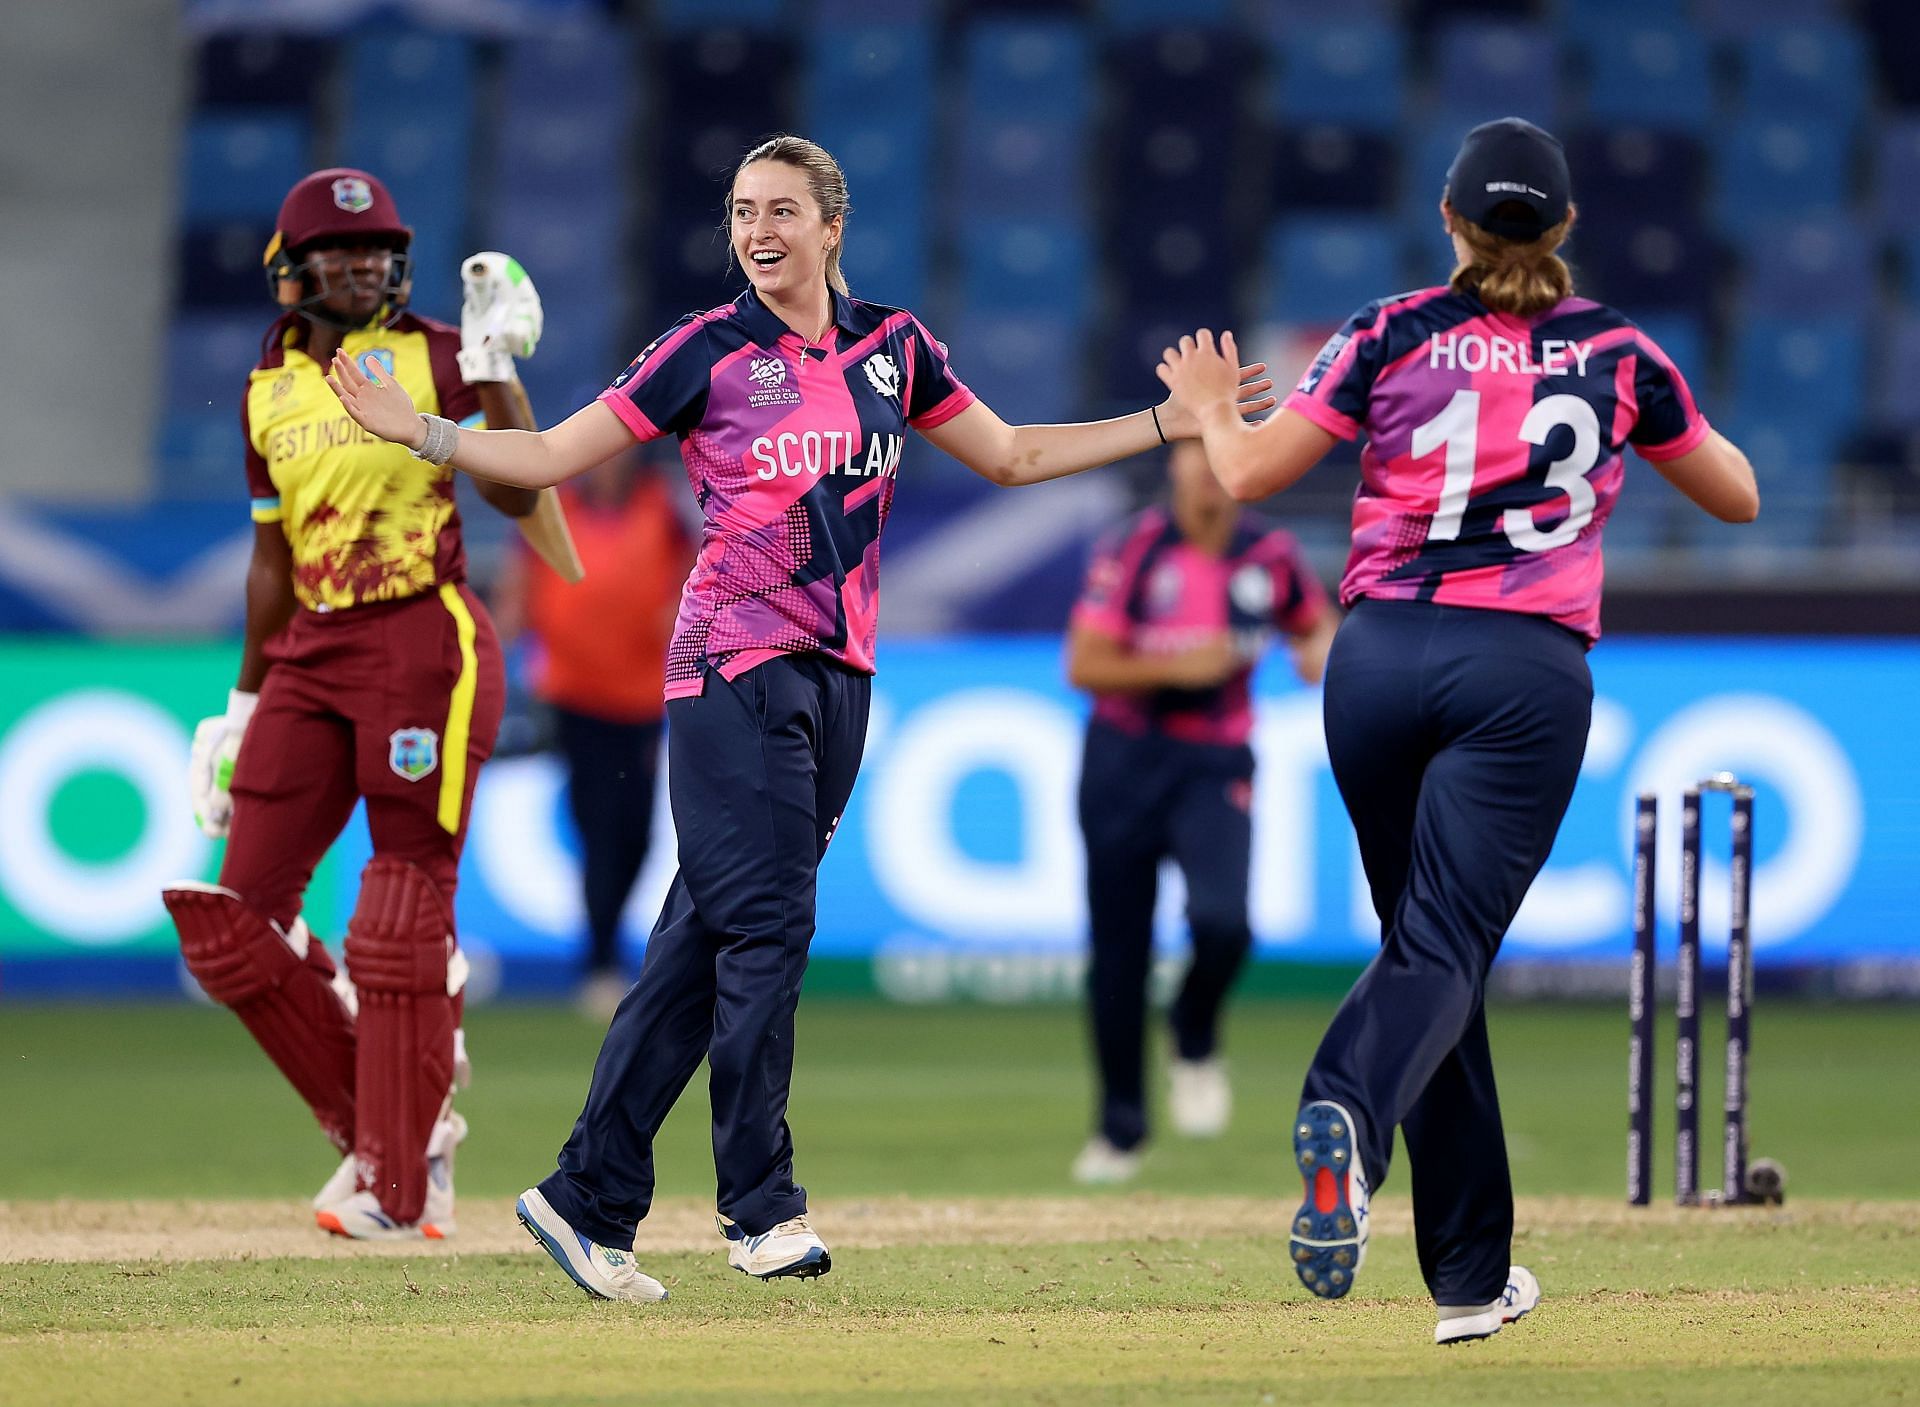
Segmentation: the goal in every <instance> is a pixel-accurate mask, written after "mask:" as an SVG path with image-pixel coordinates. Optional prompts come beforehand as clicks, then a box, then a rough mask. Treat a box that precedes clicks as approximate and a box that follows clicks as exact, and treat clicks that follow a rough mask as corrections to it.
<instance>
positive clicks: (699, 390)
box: [600, 313, 712, 441]
mask: <svg viewBox="0 0 1920 1407" xmlns="http://www.w3.org/2000/svg"><path fill="white" fill-rule="evenodd" d="M706 325H707V316H706V315H705V314H703V313H689V314H688V315H687V316H686V317H683V318H681V319H680V321H679V322H677V323H675V324H674V325H673V326H672V327H670V328H668V329H667V331H666V332H665V333H664V334H663V335H662V336H660V337H656V338H655V339H654V340H653V341H652V342H650V343H648V344H647V347H646V350H644V351H642V352H641V353H640V355H639V356H637V357H635V358H634V359H633V362H632V363H631V364H630V365H629V366H628V367H627V369H626V370H625V371H623V372H621V373H620V375H619V376H617V377H615V378H614V382H613V384H612V385H611V386H609V387H607V389H606V390H604V391H602V392H601V393H600V399H601V400H602V401H603V402H605V403H606V404H607V405H608V406H611V407H612V408H613V412H614V414H616V415H618V416H619V417H620V420H621V423H622V424H624V425H625V426H626V427H627V428H628V429H629V430H631V431H633V434H634V438H636V439H639V440H643V441H644V440H656V439H659V438H660V437H661V436H662V435H677V434H682V433H684V432H686V431H688V430H691V429H693V427H694V426H696V425H698V424H699V423H700V417H701V415H702V414H703V413H704V412H705V410H706V405H707V392H708V389H709V385H710V375H711V371H712V360H711V358H710V356H709V354H708V350H707V339H706V335H705V334H706Z"/></svg>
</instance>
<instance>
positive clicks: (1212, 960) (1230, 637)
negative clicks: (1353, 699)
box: [1067, 441, 1338, 1183]
mask: <svg viewBox="0 0 1920 1407" xmlns="http://www.w3.org/2000/svg"><path fill="white" fill-rule="evenodd" d="M1167 477H1168V480H1169V482H1170V484H1171V487H1172V496H1171V498H1170V500H1169V502H1168V503H1167V504H1166V505H1164V506H1161V505H1155V506H1153V507H1150V508H1147V509H1145V510H1144V511H1142V512H1139V513H1136V514H1134V515H1133V516H1132V517H1130V518H1128V519H1127V520H1126V521H1125V522H1123V523H1121V524H1120V525H1119V526H1118V527H1117V528H1115V529H1114V530H1113V531H1112V532H1110V533H1108V534H1107V535H1106V536H1105V537H1104V538H1103V539H1102V540H1101V542H1100V544H1099V545H1098V546H1097V547H1096V548H1095V549H1094V556H1093V562H1092V565H1091V566H1090V568H1089V570H1088V572H1087V583H1086V588H1085V590H1084V591H1083V592H1082V593H1081V597H1080V601H1079V603H1078V604H1077V605H1076V606H1075V608H1074V612H1073V622H1072V626H1071V628H1070V631H1069V634H1068V639H1067V677H1068V679H1069V680H1070V681H1071V682H1072V684H1073V686H1074V687H1075V688H1077V689H1084V690H1086V691H1087V692H1088V693H1090V694H1092V695H1093V696H1094V705H1093V715H1092V717H1091V718H1090V719H1089V720H1088V722H1087V742H1086V754H1085V759H1084V763H1083V766H1082V770H1081V774H1080V829H1081V833H1082V834H1083V835H1084V836H1085V837H1086V842H1087V912H1088V916H1089V918H1090V920H1091V924H1092V960H1091V963H1090V965H1089V967H1088V969H1087V1002H1088V1014H1089V1018H1090V1023H1091V1026H1092V1031H1093V1044H1094V1053H1095V1057H1096V1060H1097V1062H1098V1067H1099V1068H1098V1077H1099V1083H1100V1101H1099V1106H1098V1121H1097V1124H1096V1128H1095V1132H1094V1135H1093V1137H1092V1138H1091V1139H1090V1140H1089V1141H1088V1143H1087V1145H1086V1147H1085V1148H1084V1149H1083V1150H1082V1151H1081V1153H1080V1156H1079V1158H1078V1159H1076V1160H1075V1162H1074V1165H1073V1175H1074V1178H1075V1180H1076V1181H1079V1182H1088V1183H1110V1182H1124V1181H1126V1180H1128V1179H1129V1178H1131V1177H1132V1176H1133V1175H1134V1174H1135V1173H1136V1172H1137V1171H1138V1170H1139V1165H1140V1150H1141V1148H1142V1145H1143V1144H1144V1143H1145V1142H1146V1138H1147V1109H1146V1088H1145V1081H1146V1059H1145V1038H1146V1011H1147V979H1148V976H1149V974H1150V972H1151V969H1152V964H1153V910H1154V899H1155V894H1156V892H1157V890H1158V887H1159V871H1160V862H1161V861H1162V860H1163V859H1166V858H1169V857H1171V858H1172V859H1173V861H1174V862H1175V863H1176V864H1178V865H1179V866H1180V871H1181V873H1182V875H1183V876H1184V877H1185V879H1186V884H1187V924H1188V927H1189V928H1190V929H1191V931H1192V935H1193V959H1192V963H1191V965H1190V966H1189V967H1188V969H1187V974H1186V978H1185V980H1184V981H1183V982H1182V984H1181V987H1180V991H1179V994H1178V996H1177V997H1176V998H1175V999H1174V1003H1173V1009H1172V1012H1171V1024H1172V1028H1173V1030H1172V1034H1173V1047H1174V1049H1173V1061H1172V1068H1171V1079H1170V1081H1169V1084H1170V1094H1171V1105H1172V1109H1171V1112H1172V1116H1173V1127H1174V1129H1175V1131H1176V1132H1178V1133H1181V1134H1185V1135H1186V1136H1188V1137H1190V1138H1216V1137H1218V1136H1219V1135H1220V1134H1222V1133H1224V1132H1225V1131H1226V1127H1227V1119H1228V1116H1229V1113H1230V1109H1231V1090H1230V1088H1229V1086H1228V1083H1227V1072H1226V1066H1225V1064H1224V1062H1223V1061H1222V1060H1221V1058H1220V1056H1219V1044H1220V1014H1221V1011H1222V1009H1223V1008H1224V1006H1225V1005H1226V998H1227V991H1228V989H1229V988H1230V987H1231V986H1232V985H1233V981H1234V979H1235V977H1237V976H1238V975H1239V972H1240V969H1241V967H1242V965H1243V964H1244V963H1245V962H1246V958H1247V952H1248V950H1249V949H1250V948H1251V947H1252V946H1253V930H1252V929H1251V928H1250V927H1249V926H1248V923H1247V877H1248V865H1249V863H1250V859H1251V847H1252V835H1253V824H1252V815H1251V807H1252V802H1253V747H1252V738H1253V699H1252V693H1251V689H1250V684H1251V681H1252V678H1253V669H1254V666H1255V664H1257V663H1258V662H1259V658H1260V656H1261V654H1262V653H1263V652H1264V651H1265V649H1266V647H1267V645H1268V643H1269V642H1270V641H1271V639H1272V637H1273V634H1274V632H1275V631H1276V630H1277V631H1279V632H1280V633H1282V634H1284V635H1285V636H1286V637H1287V640H1288V644H1289V649H1290V653H1291V654H1292V656H1293V666H1294V669H1295V670H1296V671H1297V672H1298V673H1299V675H1300V677H1301V678H1302V679H1304V680H1305V681H1306V682H1307V683H1309V684H1313V683H1317V682H1318V681H1319V679H1320V672H1321V668H1322V666H1323V665H1324V664H1325V662H1326V657H1327V648H1328V646H1330V645H1331V644H1332V643H1333V634H1334V630H1335V628H1336V625H1337V621H1338V613H1337V612H1336V611H1335V610H1333V609H1332V607H1331V606H1329V604H1328V602H1327V600H1326V593H1325V592H1323V591H1322V590H1321V589H1320V583H1319V582H1318V581H1316V580H1315V579H1314V576H1313V572H1312V570H1311V568H1309V567H1308V565H1307V563H1306V560H1305V559H1304V558H1303V557H1302V556H1301V555H1300V549H1299V548H1298V546H1297V545H1296V544H1295V543H1294V540H1293V538H1292V537H1291V536H1290V535H1288V534H1287V533H1285V532H1282V531H1281V530H1280V529H1278V528H1276V527H1274V526H1273V525H1272V524H1270V523H1265V522H1262V521H1261V520H1260V519H1258V518H1256V517H1255V516H1253V515H1252V514H1250V513H1246V512H1243V511H1242V510H1241V509H1240V507H1239V505H1238V504H1236V503H1235V502H1234V501H1233V499H1232V498H1231V497H1230V496H1229V495H1228V493H1227V492H1226V490H1225V489H1223V488H1221V487H1220V484H1219V481H1218V480H1216V479H1215V478H1214V476H1213V472H1212V471H1211V470H1210V469H1209V468H1208V467H1207V454H1206V450H1205V449H1204V448H1203V447H1202V446H1201V445H1200V444H1199V443H1198V442H1197V441H1183V442H1181V443H1180V444H1177V445H1175V446H1174V448H1173V449H1172V450H1171V451H1170V452H1169V454H1168V458H1167Z"/></svg>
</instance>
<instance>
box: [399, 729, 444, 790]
mask: <svg viewBox="0 0 1920 1407" xmlns="http://www.w3.org/2000/svg"><path fill="white" fill-rule="evenodd" d="M439 765H440V735H439V734H438V733H436V732H434V731H433V729H431V728H398V729H395V730H394V732H393V734H392V735H391V736H390V737H389V738H388V739H387V766H389V767H391V768H393V770H394V772H395V773H396V774H397V775H399V776H402V777H405V778H406V779H407V780H408V781H410V782H417V781H419V780H420V779H421V778H422V777H424V776H426V775H427V774H428V773H430V772H432V771H433V769H434V768H435V767H437V766H439Z"/></svg>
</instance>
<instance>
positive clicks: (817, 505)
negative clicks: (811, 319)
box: [600, 289, 974, 699]
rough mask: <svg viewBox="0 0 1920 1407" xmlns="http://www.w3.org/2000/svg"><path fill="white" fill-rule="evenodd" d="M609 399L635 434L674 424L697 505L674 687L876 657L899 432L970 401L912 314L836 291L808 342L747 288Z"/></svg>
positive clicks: (689, 324)
mask: <svg viewBox="0 0 1920 1407" xmlns="http://www.w3.org/2000/svg"><path fill="white" fill-rule="evenodd" d="M600 399H601V400H602V401H605V402H606V403H607V404H608V405H609V406H611V407H612V408H613V410H614V413H615V414H617V415H618V416H619V417H620V419H621V420H622V421H623V422H624V423H625V424H626V426H627V428H628V429H630V430H632V431H633V433H634V434H635V435H636V436H637V437H638V438H639V439H641V440H651V439H656V438H658V437H659V436H661V435H668V434H671V435H677V436H679V438H680V457H681V459H682V460H683V461H684V462H685V464H686V467H687V478H688V480H689V481H690V482H691V483H692V485H693V492H694V496H695V499H696V501H697V502H698V503H699V505H700V509H701V512H702V513H703V514H704V516H705V526H704V528H703V531H702V538H701V544H700V554H699V557H698V558H697V559H696V560H695V562H694V565H693V571H692V573H691V574H690V575H689V576H688V578H687V584H686V588H685V590H684V591H683V592H682V594H681V597H680V615H679V619H678V621H677V622H676V623H675V625H674V631H673V642H672V644H671V645H670V646H669V647H668V650H667V688H666V693H667V697H668V698H670V699H671V698H684V697H686V696H688V695H692V694H698V693H699V692H700V691H701V688H702V686H703V684H704V682H705V678H706V671H707V670H708V669H709V668H712V669H716V670H718V671H719V672H720V673H721V675H722V676H723V677H725V678H727V679H733V678H736V677H738V676H739V675H741V674H743V673H745V672H746V671H747V670H749V669H751V668H753V667H754V666H755V665H757V664H761V663H763V662H765V661H767V660H769V659H773V658H775V657H776V656H779V655H783V654H820V655H825V656H827V657H828V658H830V659H834V660H837V661H839V662H840V663H842V664H844V665H846V666H848V667H849V668H851V669H856V670H859V671H861V672H863V673H867V674H871V673H872V672H873V657H874V648H873V646H874V640H873V637H874V627H875V625H876V624H877V623H878V618H879V609H880V599H879V593H880V530H881V529H882V528H883V527H885V526H886V521H887V511H888V509H889V507H890V506H891V505H892V503H893V486H894V479H895V476H896V475H897V474H898V473H899V469H900V452H901V448H902V446H903V444H904V442H905V438H906V430H907V427H908V426H912V427H913V428H915V429H917V430H929V429H932V428H933V427H935V426H937V425H941V424H944V423H945V422H947V421H949V420H951V419H952V418H953V417H954V416H956V415H958V414H959V413H960V412H961V411H963V410H965V409H966V408H967V407H968V406H970V405H972V404H973V402H974V395H973V392H971V391H969V390H968V389H967V388H966V386H965V385H963V384H962V383H961V381H960V379H959V378H958V377H956V376H955V375H954V374H953V372H952V371H951V370H950V369H949V368H948V366H947V349H946V348H945V347H943V346H941V345H940V343H938V342H936V341H934V339H933V337H932V335H931V334H930V333H929V332H928V331H927V330H926V328H924V327H922V326H921V325H920V321H919V319H918V318H916V317H914V316H913V314H912V313H907V312H902V311H900V310H899V309H897V308H886V307H882V306H881V305H879V304H878V303H863V302H860V301H859V300H857V299H852V298H847V297H844V296H843V295H841V294H838V293H836V294H834V295H833V327H832V329H831V331H830V332H829V334H828V336H827V339H826V344H825V345H821V346H815V345H813V344H811V343H809V342H807V341H806V340H805V339H804V338H802V337H801V336H800V334H798V333H796V332H794V331H793V330H792V329H791V328H789V327H788V326H787V325H786V324H785V323H784V322H782V321H781V320H780V319H779V318H778V317H776V316H775V315H774V314H773V312H772V311H771V310H769V309H768V308H767V306H766V305H765V304H764V303H762V302H761V301H760V298H759V295H757V294H756V293H755V292H754V291H753V290H752V289H748V290H747V291H746V292H745V293H743V294H741V295H740V297H739V298H737V299H735V300H734V301H733V302H732V303H730V304H728V305H727V306H725V307H722V308H714V309H712V310H710V311H708V312H704V313H691V314H689V315H688V316H686V317H684V318H682V319H681V320H680V321H679V322H677V323H675V324H674V325H673V327H672V328H671V329H669V330H668V332H667V333H666V335H665V336H663V337H660V338H658V339H657V340H655V341H654V342H653V343H652V345H650V346H649V347H648V348H647V349H646V350H645V351H644V352H642V353H641V354H640V355H639V356H638V357H636V358H635V359H634V361H633V364H632V365H631V366H629V367H628V368H627V369H626V370H625V371H623V372H621V373H620V377H619V379H618V380H616V381H615V382H614V383H613V385H612V386H610V387H608V388H607V390H606V391H604V392H603V393H601V396H600Z"/></svg>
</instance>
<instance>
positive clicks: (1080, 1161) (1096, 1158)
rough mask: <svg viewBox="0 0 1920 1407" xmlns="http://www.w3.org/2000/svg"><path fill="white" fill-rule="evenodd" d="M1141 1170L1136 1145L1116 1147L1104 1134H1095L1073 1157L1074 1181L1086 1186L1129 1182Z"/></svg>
mask: <svg viewBox="0 0 1920 1407" xmlns="http://www.w3.org/2000/svg"><path fill="white" fill-rule="evenodd" d="M1139 1172H1140V1150H1139V1149H1138V1148H1116V1147H1114V1146H1113V1144H1111V1143H1109V1142H1108V1141H1107V1136H1106V1135H1105V1134H1101V1133H1096V1134H1095V1135H1094V1136H1093V1137H1092V1138H1090V1139H1088V1140H1087V1146H1086V1147H1085V1148H1082V1149H1081V1150H1080V1156H1079V1157H1077V1158H1075V1159H1074V1160H1073V1180H1074V1181H1075V1182H1078V1183H1080V1184H1081V1185H1082V1186H1086V1187H1116V1186H1118V1185H1119V1184H1120V1183H1123V1182H1132V1181H1133V1179H1134V1178H1135V1177H1136V1176H1138V1175H1139Z"/></svg>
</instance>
